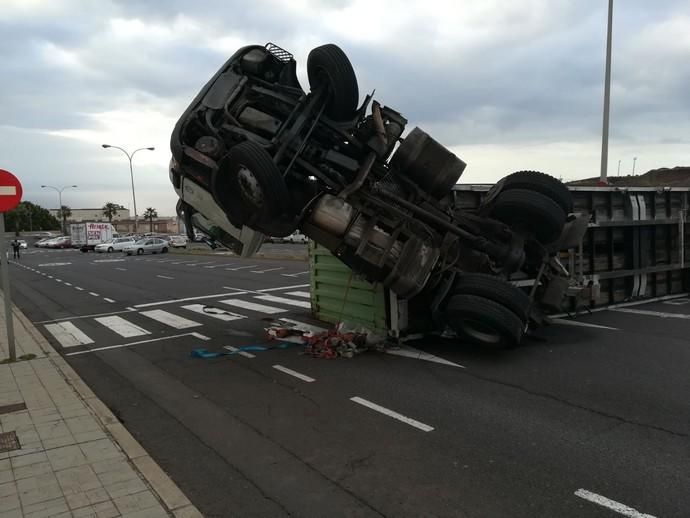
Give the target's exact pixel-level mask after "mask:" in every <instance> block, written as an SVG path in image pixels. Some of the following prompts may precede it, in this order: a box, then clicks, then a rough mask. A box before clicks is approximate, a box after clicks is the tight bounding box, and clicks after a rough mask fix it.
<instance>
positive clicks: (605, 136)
mask: <svg viewBox="0 0 690 518" xmlns="http://www.w3.org/2000/svg"><path fill="white" fill-rule="evenodd" d="M612 24H613V0H609V17H608V26H607V30H606V73H605V75H604V76H605V77H604V121H603V124H602V129H601V175H600V177H599V183H601V184H606V183H607V182H606V172H607V171H606V170H607V167H608V159H609V107H610V104H611V33H612V30H611V26H612Z"/></svg>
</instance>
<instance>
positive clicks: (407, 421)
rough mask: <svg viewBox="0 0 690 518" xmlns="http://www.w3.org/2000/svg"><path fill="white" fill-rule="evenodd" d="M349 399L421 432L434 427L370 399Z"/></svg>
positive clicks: (429, 430)
mask: <svg viewBox="0 0 690 518" xmlns="http://www.w3.org/2000/svg"><path fill="white" fill-rule="evenodd" d="M350 401H353V402H355V403H358V404H360V405H362V406H365V407H367V408H371V409H372V410H376V411H377V412H380V413H382V414H384V415H387V416H388V417H392V418H393V419H397V420H398V421H400V422H402V423H405V424H408V425H410V426H413V427H415V428H417V429H419V430H421V431H423V432H431V431H432V430H433V429H434V427H433V426H429V425H428V424H424V423H421V422H419V421H417V420H415V419H412V418H410V417H406V416H404V415H402V414H399V413H398V412H394V411H393V410H390V409H389V408H386V407H383V406H381V405H377V404H376V403H372V402H371V401H368V400H366V399H363V398H361V397H358V396H355V397H351V398H350Z"/></svg>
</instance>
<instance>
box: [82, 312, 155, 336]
mask: <svg viewBox="0 0 690 518" xmlns="http://www.w3.org/2000/svg"><path fill="white" fill-rule="evenodd" d="M94 320H95V321H96V322H98V323H99V324H102V325H104V326H105V327H107V328H108V329H110V330H111V331H114V332H115V333H117V334H118V335H120V336H124V337H125V338H130V337H132V336H142V335H150V334H151V333H150V332H149V331H147V330H146V329H144V328H142V327H139V326H138V325H136V324H132V323H131V322H130V321H129V320H125V319H124V318H122V317H118V316H109V317H99V318H95V319H94Z"/></svg>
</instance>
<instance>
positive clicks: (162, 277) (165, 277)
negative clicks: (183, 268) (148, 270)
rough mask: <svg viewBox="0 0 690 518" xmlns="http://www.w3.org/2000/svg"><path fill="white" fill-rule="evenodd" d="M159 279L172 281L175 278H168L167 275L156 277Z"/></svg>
mask: <svg viewBox="0 0 690 518" xmlns="http://www.w3.org/2000/svg"><path fill="white" fill-rule="evenodd" d="M156 277H158V278H159V279H170V280H173V279H174V278H175V277H168V276H167V275H156Z"/></svg>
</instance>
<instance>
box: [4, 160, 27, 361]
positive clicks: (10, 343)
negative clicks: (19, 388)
mask: <svg viewBox="0 0 690 518" xmlns="http://www.w3.org/2000/svg"><path fill="white" fill-rule="evenodd" d="M21 199H22V184H21V183H19V180H18V179H17V177H16V176H14V175H13V174H12V173H10V172H9V171H5V170H4V169H0V269H2V291H3V292H4V294H5V327H6V329H7V347H8V349H9V354H10V361H15V360H16V359H17V350H16V348H15V343H14V321H13V319H12V297H11V296H10V267H9V266H10V265H9V263H8V257H7V256H8V253H7V241H6V240H5V212H7V211H9V210H12V209H14V208H15V207H16V206H17V205H19V202H20V201H21Z"/></svg>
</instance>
